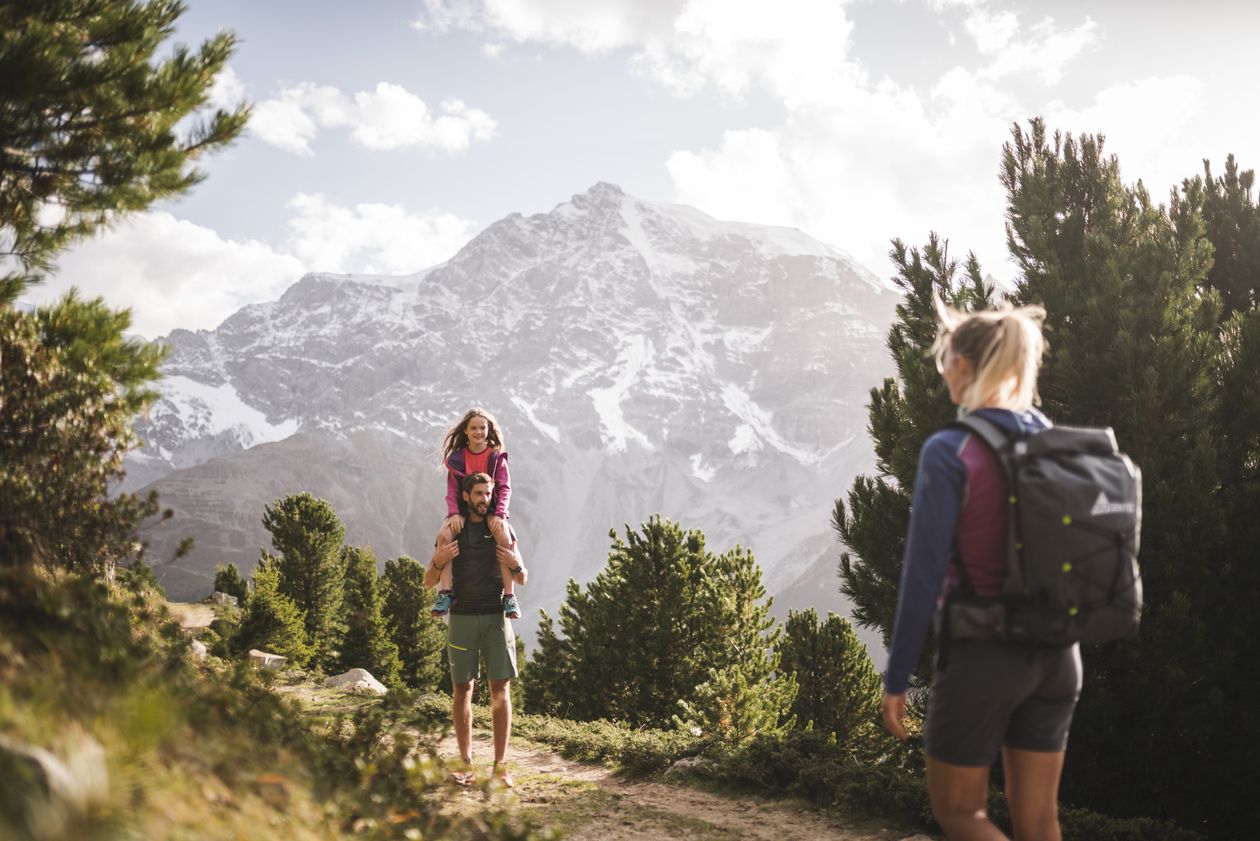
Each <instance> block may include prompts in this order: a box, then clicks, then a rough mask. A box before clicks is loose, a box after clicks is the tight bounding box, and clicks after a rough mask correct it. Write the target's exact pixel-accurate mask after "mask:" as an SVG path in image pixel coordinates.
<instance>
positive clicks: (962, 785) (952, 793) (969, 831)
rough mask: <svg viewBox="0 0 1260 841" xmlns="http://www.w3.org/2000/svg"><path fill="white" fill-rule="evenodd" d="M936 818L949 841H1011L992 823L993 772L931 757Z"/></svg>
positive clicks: (930, 793)
mask: <svg viewBox="0 0 1260 841" xmlns="http://www.w3.org/2000/svg"><path fill="white" fill-rule="evenodd" d="M927 784H928V796H929V797H931V799H932V816H933V817H935V818H936V822H937V823H938V824H940V825H941V829H943V830H945V837H946V838H948V839H949V841H1010V840H1009V839H1008V838H1007V837H1006V836H1005V835H1003V834H1002V831H1001V830H999V829H998V828H997V827H996V826H994V825H993V823H992V822H991V821H990V820H989V815H988V801H989V769H988V768H987V767H979V768H975V767H971V766H968V765H951V764H950V763H948V762H941V761H940V760H939V759H933V758H932V757H930V756H929V757H928V758H927Z"/></svg>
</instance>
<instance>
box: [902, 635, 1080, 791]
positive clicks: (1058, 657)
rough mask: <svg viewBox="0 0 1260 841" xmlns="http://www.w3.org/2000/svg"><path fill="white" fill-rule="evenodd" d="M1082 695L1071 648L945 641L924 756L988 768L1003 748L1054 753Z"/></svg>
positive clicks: (1076, 651) (931, 701) (1062, 747)
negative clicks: (943, 662)
mask: <svg viewBox="0 0 1260 841" xmlns="http://www.w3.org/2000/svg"><path fill="white" fill-rule="evenodd" d="M1080 695H1081V652H1080V647H1079V646H1076V645H1071V646H1065V647H1054V648H1047V647H1041V646H1029V645H1019V644H1016V643H1006V642H999V641H996V640H951V641H950V642H949V658H948V662H947V668H946V669H945V670H944V671H941V670H940V668H939V666H938V668H937V670H936V674H935V675H934V676H933V678H932V694H931V695H930V696H929V698H928V713H927V724H926V726H925V728H924V735H923V741H924V748H925V749H926V750H927V754H928V756H930V757H932V758H933V759H937V760H940V761H941V762H948V763H950V764H951V765H970V766H984V765H992V764H993V761H994V760H995V759H996V758H997V755H998V751H999V749H1000V748H1001V747H1003V746H1006V747H1010V748H1015V749H1017V750H1034V751H1049V752H1058V751H1063V750H1066V749H1067V740H1068V728H1069V727H1071V725H1072V713H1073V712H1074V711H1075V710H1076V700H1077V698H1079V697H1080Z"/></svg>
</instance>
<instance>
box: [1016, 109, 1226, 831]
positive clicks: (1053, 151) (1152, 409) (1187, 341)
mask: <svg viewBox="0 0 1260 841" xmlns="http://www.w3.org/2000/svg"><path fill="white" fill-rule="evenodd" d="M1002 180H1003V183H1004V184H1005V185H1006V187H1007V191H1008V194H1009V205H1008V206H1009V210H1008V214H1007V218H1008V220H1009V224H1008V237H1007V238H1008V242H1009V246H1010V250H1011V254H1012V256H1013V257H1014V258H1015V261H1016V264H1017V265H1018V266H1019V269H1020V272H1021V277H1020V280H1019V283H1018V288H1017V291H1016V297H1017V299H1018V300H1020V301H1021V302H1023V301H1036V302H1038V303H1041V304H1043V305H1044V306H1045V307H1046V311H1047V320H1046V335H1047V338H1048V342H1049V350H1048V354H1047V359H1046V365H1045V368H1044V370H1043V372H1042V375H1041V378H1040V390H1041V395H1042V398H1043V400H1044V406H1045V409H1046V411H1047V413H1048V414H1049V415H1050V416H1051V417H1052V418H1055V419H1056V420H1057V421H1058V422H1060V423H1072V424H1081V425H1092V426H1101V425H1108V426H1112V427H1113V428H1114V429H1115V433H1116V438H1117V440H1118V441H1119V443H1120V446H1121V448H1122V449H1124V450H1125V451H1126V452H1127V453H1128V454H1129V455H1130V456H1131V457H1132V458H1133V459H1134V461H1135V462H1136V463H1137V464H1138V465H1139V466H1140V467H1141V468H1142V471H1143V477H1144V482H1143V500H1142V508H1143V519H1142V543H1141V553H1140V561H1141V566H1142V583H1143V590H1144V601H1145V605H1146V607H1145V609H1144V611H1143V616H1142V628H1141V631H1140V633H1139V634H1138V636H1137V637H1136V638H1135V639H1133V640H1131V641H1126V642H1124V643H1117V644H1113V645H1108V646H1102V647H1099V648H1096V649H1092V650H1090V651H1087V652H1086V653H1085V664H1086V689H1085V691H1084V694H1083V695H1082V700H1081V705H1080V708H1079V710H1078V712H1077V716H1076V719H1075V723H1074V726H1073V733H1072V742H1071V745H1070V748H1069V758H1068V763H1069V764H1070V766H1071V767H1073V769H1074V773H1073V774H1072V775H1070V776H1069V778H1068V780H1067V781H1066V782H1067V787H1066V789H1065V790H1066V791H1067V792H1068V794H1069V796H1071V797H1074V798H1076V802H1079V803H1082V805H1097V806H1101V807H1104V808H1111V809H1114V810H1118V811H1122V812H1134V813H1147V814H1149V809H1150V805H1151V801H1152V798H1153V799H1154V800H1155V801H1157V802H1158V804H1159V808H1160V809H1161V810H1168V811H1166V812H1164V814H1163V815H1162V816H1167V817H1178V818H1182V819H1185V818H1186V817H1188V816H1189V814H1193V813H1192V812H1191V813H1187V812H1185V811H1183V810H1184V809H1185V806H1186V804H1188V803H1195V802H1196V801H1197V802H1198V804H1200V806H1199V807H1198V808H1201V804H1202V803H1204V802H1205V801H1206V800H1208V799H1210V798H1212V796H1213V795H1212V793H1211V792H1210V791H1209V790H1207V789H1209V788H1210V787H1211V786H1212V785H1213V783H1211V782H1209V779H1208V775H1195V776H1193V777H1192V778H1190V779H1187V775H1186V773H1185V772H1186V768H1187V767H1192V766H1193V765H1195V764H1198V763H1200V762H1201V760H1200V759H1199V757H1200V756H1201V751H1202V749H1203V741H1204V737H1205V735H1207V733H1206V732H1205V725H1206V728H1207V729H1208V730H1209V731H1210V730H1211V729H1214V728H1215V726H1216V725H1215V724H1214V722H1217V721H1223V720H1225V719H1226V718H1227V717H1228V715H1229V705H1228V704H1227V703H1226V700H1225V699H1224V698H1223V697H1222V695H1221V693H1219V692H1216V691H1213V690H1212V688H1211V684H1210V682H1205V681H1210V680H1211V679H1212V678H1213V677H1214V676H1215V668H1214V664H1215V663H1216V662H1218V651H1217V650H1216V647H1217V645H1218V641H1215V640H1212V639H1211V638H1210V635H1209V634H1208V633H1207V630H1208V627H1207V620H1208V617H1209V616H1210V615H1211V614H1212V613H1213V612H1214V611H1215V610H1216V609H1217V606H1216V605H1215V604H1213V603H1212V602H1211V600H1210V599H1209V598H1207V596H1208V595H1209V594H1210V590H1211V586H1210V582H1212V581H1214V580H1216V578H1217V577H1218V576H1219V575H1220V573H1221V572H1222V569H1221V566H1220V563H1221V559H1222V557H1223V554H1224V553H1223V542H1224V523H1223V521H1222V517H1221V513H1222V512H1221V510H1220V507H1219V505H1218V503H1217V501H1216V489H1217V486H1218V482H1217V473H1216V454H1215V451H1214V447H1215V445H1214V442H1213V440H1212V437H1213V436H1212V417H1213V412H1214V405H1215V394H1214V391H1213V389H1212V383H1211V379H1210V372H1211V366H1212V360H1213V354H1214V348H1213V340H1214V335H1213V334H1214V332H1215V331H1214V328H1215V323H1216V317H1217V298H1216V296H1202V295H1200V294H1198V290H1199V289H1200V288H1202V286H1203V285H1204V283H1205V281H1206V278H1207V276H1208V270H1209V268H1210V266H1211V253H1212V248H1211V245H1210V243H1209V241H1208V239H1207V237H1206V235H1205V228H1204V223H1203V219H1202V216H1201V214H1200V212H1199V209H1198V207H1197V202H1196V201H1193V200H1190V201H1187V200H1184V198H1182V197H1179V196H1178V195H1177V194H1175V193H1174V194H1173V196H1172V200H1171V202H1170V205H1169V206H1168V207H1166V208H1165V207H1163V206H1159V205H1156V204H1153V203H1152V201H1151V199H1150V197H1149V195H1148V194H1147V192H1146V189H1145V188H1144V187H1143V186H1142V185H1141V184H1140V183H1139V184H1137V185H1136V186H1134V187H1128V186H1126V185H1125V184H1124V183H1123V182H1122V180H1121V176H1120V167H1119V162H1118V161H1117V160H1116V158H1115V157H1114V156H1111V157H1107V156H1105V155H1104V153H1103V141H1102V138H1100V137H1091V136H1083V137H1080V138H1079V139H1077V138H1072V137H1070V136H1067V137H1065V136H1062V135H1060V134H1055V135H1054V136H1053V138H1051V137H1050V136H1048V135H1047V133H1046V130H1045V127H1044V125H1043V124H1042V123H1041V122H1040V121H1033V123H1032V124H1031V126H1030V128H1029V130H1028V131H1027V132H1024V131H1022V130H1021V129H1020V128H1019V127H1016V128H1015V130H1014V132H1013V135H1012V140H1011V142H1010V143H1008V144H1007V145H1006V147H1005V149H1004V152H1003V168H1002ZM1118 733H1124V734H1126V736H1127V738H1126V739H1125V749H1124V750H1122V751H1117V750H1116V749H1115V742H1116V737H1117V734H1118ZM1116 779H1141V780H1142V781H1143V785H1142V786H1141V787H1140V790H1141V791H1142V794H1141V795H1138V794H1137V791H1138V790H1139V787H1134V788H1132V789H1128V790H1127V791H1128V793H1125V792H1121V791H1115V790H1114V789H1115V787H1114V786H1111V785H1108V783H1107V781H1109V780H1110V781H1114V780H1116ZM1192 808H1195V807H1192Z"/></svg>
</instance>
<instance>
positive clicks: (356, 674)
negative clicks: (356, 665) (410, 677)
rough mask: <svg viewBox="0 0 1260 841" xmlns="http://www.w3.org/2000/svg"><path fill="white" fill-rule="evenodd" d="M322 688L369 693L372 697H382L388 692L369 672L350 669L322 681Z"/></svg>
mask: <svg viewBox="0 0 1260 841" xmlns="http://www.w3.org/2000/svg"><path fill="white" fill-rule="evenodd" d="M324 686H325V687H327V688H329V689H350V690H354V691H358V692H371V693H373V694H374V695H384V694H385V693H386V692H388V691H389V690H388V689H386V688H385V684H383V683H381V682H380V681H379V680H377V679H376V678H374V677H372V674H371V672H369V671H368V670H367V669H351V670H350V671H348V672H346V673H345V674H340V675H333V676H332V677H330V678H328V679H327V680H325V681H324Z"/></svg>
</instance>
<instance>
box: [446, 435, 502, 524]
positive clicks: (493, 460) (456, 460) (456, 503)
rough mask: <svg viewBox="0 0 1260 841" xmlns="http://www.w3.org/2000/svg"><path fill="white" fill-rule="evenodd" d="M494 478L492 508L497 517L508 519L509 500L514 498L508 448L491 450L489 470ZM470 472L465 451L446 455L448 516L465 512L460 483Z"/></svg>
mask: <svg viewBox="0 0 1260 841" xmlns="http://www.w3.org/2000/svg"><path fill="white" fill-rule="evenodd" d="M486 472H488V473H489V474H490V478H492V479H494V496H493V497H491V499H490V510H491V511H493V512H494V515H495V516H496V517H502V518H503V519H505V520H506V519H507V516H508V502H509V501H510V500H511V499H512V485H511V483H510V480H511V477H510V476H509V475H508V454H507V451H506V450H491V451H490V461H489V462H488V464H487V471H486ZM467 475H468V473H467V471H466V470H465V468H464V451H463V450H456V451H455V452H453V453H451V454H450V455H449V456H447V457H446V513H447V515H448V516H453V515H455V514H463V513H464V511H463V510H462V508H463V506H462V502H463V495H462V494H461V493H460V488H459V484H460V482H461V481H463V479H464V477H465V476H467Z"/></svg>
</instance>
